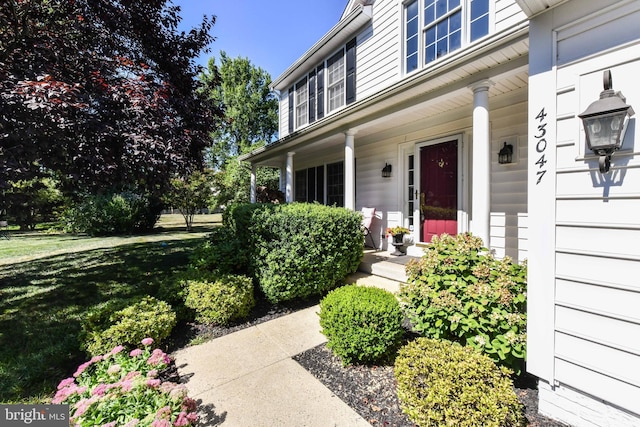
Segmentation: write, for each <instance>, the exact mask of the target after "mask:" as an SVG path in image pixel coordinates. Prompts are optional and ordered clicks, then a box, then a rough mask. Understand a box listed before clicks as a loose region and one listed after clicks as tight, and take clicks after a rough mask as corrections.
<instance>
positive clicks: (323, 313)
mask: <svg viewBox="0 0 640 427" xmlns="http://www.w3.org/2000/svg"><path fill="white" fill-rule="evenodd" d="M402 319H403V315H402V311H401V310H400V304H399V303H398V300H397V299H396V297H395V296H393V294H392V293H390V292H388V291H385V290H384V289H379V288H370V287H365V286H357V285H348V286H344V287H342V288H338V289H335V290H333V291H331V292H329V293H328V294H327V296H326V297H324V299H322V301H320V326H321V327H322V333H323V334H324V335H325V336H326V337H327V340H328V342H327V347H329V348H330V349H331V350H333V352H334V353H335V354H336V355H338V356H340V357H341V358H342V362H343V363H344V364H345V365H346V364H350V363H353V362H359V363H373V362H376V361H379V360H381V359H384V358H385V357H388V356H391V355H392V354H393V353H394V352H395V350H396V349H397V348H398V346H399V345H400V341H401V339H402V335H403V332H404V330H403V329H402Z"/></svg>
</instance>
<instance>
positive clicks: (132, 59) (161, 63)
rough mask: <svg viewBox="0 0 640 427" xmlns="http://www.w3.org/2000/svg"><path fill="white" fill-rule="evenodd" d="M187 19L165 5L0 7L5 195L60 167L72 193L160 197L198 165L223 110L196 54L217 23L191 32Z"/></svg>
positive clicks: (16, 0) (60, 2)
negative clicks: (181, 27)
mask: <svg viewBox="0 0 640 427" xmlns="http://www.w3.org/2000/svg"><path fill="white" fill-rule="evenodd" d="M179 12H180V9H179V8H178V7H176V6H172V5H171V3H170V2H167V0H0V188H2V187H5V188H6V187H7V186H8V182H9V181H17V180H21V179H31V178H32V177H34V176H37V175H39V174H41V172H42V171H53V172H54V173H56V175H57V176H58V177H59V179H60V180H61V182H62V184H63V185H64V186H65V188H66V189H68V190H77V189H82V190H83V191H90V192H100V191H103V190H105V189H109V188H118V187H128V188H132V187H134V188H136V189H139V190H144V191H148V192H153V193H161V192H162V190H163V188H165V187H166V186H167V185H168V183H169V181H170V179H171V178H172V177H174V176H175V175H176V174H179V175H184V174H187V173H189V172H190V171H192V170H195V169H199V168H200V167H201V166H202V152H203V150H204V148H206V146H207V145H208V144H209V141H210V134H211V132H212V131H213V130H214V127H215V124H216V116H218V115H219V110H218V108H217V105H215V104H214V103H213V102H212V100H211V99H210V98H209V97H207V96H206V95H205V94H204V93H203V92H201V91H199V90H198V88H199V87H200V85H201V84H202V83H201V82H200V81H199V80H198V79H197V76H198V74H199V73H200V72H201V68H202V67H199V66H198V65H197V64H196V62H195V58H197V57H198V55H199V54H200V53H201V52H202V51H204V50H206V46H208V45H209V44H210V43H211V42H212V41H213V39H212V37H211V35H210V34H209V30H210V28H211V26H212V25H213V23H214V19H213V18H209V19H208V18H206V17H204V18H203V21H202V23H201V24H200V25H199V26H198V27H196V28H193V29H192V30H191V31H189V32H186V33H185V32H180V31H178V30H177V26H178V23H179V22H180V14H179ZM213 83H214V82H213V81H212V82H210V83H209V84H210V85H212V84H213Z"/></svg>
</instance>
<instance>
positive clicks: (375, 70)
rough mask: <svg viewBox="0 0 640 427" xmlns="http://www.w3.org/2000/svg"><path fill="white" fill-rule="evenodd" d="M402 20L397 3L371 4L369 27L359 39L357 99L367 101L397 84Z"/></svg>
mask: <svg viewBox="0 0 640 427" xmlns="http://www.w3.org/2000/svg"><path fill="white" fill-rule="evenodd" d="M401 19H402V14H401V8H400V7H399V6H398V4H397V2H396V1H390V0H379V1H377V2H375V3H374V6H373V20H372V24H371V25H370V26H369V27H367V28H366V29H365V30H364V31H363V32H362V33H361V34H360V35H359V36H358V48H357V50H356V54H357V60H356V63H357V72H356V88H357V96H356V99H358V100H361V99H363V98H366V97H367V96H369V95H371V94H373V93H376V92H378V91H380V90H381V89H383V88H385V87H387V86H389V85H391V84H392V83H395V82H397V81H398V80H399V78H400V67H399V65H400V29H401Z"/></svg>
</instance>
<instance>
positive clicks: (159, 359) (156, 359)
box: [147, 348, 171, 365]
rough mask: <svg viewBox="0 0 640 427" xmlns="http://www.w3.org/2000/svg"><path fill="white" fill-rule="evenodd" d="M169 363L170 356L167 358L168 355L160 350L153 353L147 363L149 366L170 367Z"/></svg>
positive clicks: (157, 349)
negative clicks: (163, 365) (162, 365)
mask: <svg viewBox="0 0 640 427" xmlns="http://www.w3.org/2000/svg"><path fill="white" fill-rule="evenodd" d="M169 362H171V359H169V356H167V354H166V353H165V352H164V351H162V350H160V349H159V348H156V349H155V350H153V353H151V356H150V357H149V358H148V359H147V363H148V364H149V365H160V364H165V365H168V364H169Z"/></svg>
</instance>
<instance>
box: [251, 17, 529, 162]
mask: <svg viewBox="0 0 640 427" xmlns="http://www.w3.org/2000/svg"><path fill="white" fill-rule="evenodd" d="M528 52H529V42H528V23H527V22H524V23H522V24H521V25H520V27H519V28H517V29H515V30H514V29H511V30H510V31H509V32H508V33H497V34H495V35H493V36H491V37H489V38H487V39H486V40H484V41H483V43H481V44H479V45H476V46H474V47H473V50H471V51H470V50H464V49H463V50H462V51H460V52H457V53H455V54H453V55H451V56H450V57H448V58H447V59H446V60H444V61H441V62H439V63H438V64H436V65H435V66H433V67H427V68H425V69H423V70H422V71H420V72H418V73H415V74H413V75H411V76H409V77H406V78H403V79H402V80H400V81H399V82H397V83H395V84H393V85H391V86H389V87H388V88H386V89H384V90H382V91H380V92H378V93H376V94H374V95H371V96H368V97H366V98H364V99H362V100H359V101H357V102H355V103H353V104H351V105H350V106H348V107H346V108H344V109H343V110H342V111H340V112H338V113H335V114H330V115H328V116H325V117H324V118H323V119H321V120H318V121H316V122H314V123H313V124H311V125H309V126H307V127H305V128H303V129H300V130H298V131H296V132H294V133H292V134H289V135H287V136H286V137H284V138H282V139H279V140H278V141H276V142H274V143H272V144H269V145H268V146H265V147H262V148H259V149H257V150H254V151H253V152H251V153H248V154H245V155H242V156H240V160H243V161H249V162H251V163H252V164H254V165H257V166H272V167H280V166H282V162H283V160H284V158H285V157H286V153H287V152H289V151H295V152H296V153H298V154H301V152H302V151H309V152H314V151H315V150H326V149H327V148H329V147H332V146H339V145H344V135H343V132H346V131H348V130H350V131H356V132H357V134H356V135H357V136H356V138H357V139H358V140H362V139H363V138H366V137H367V136H369V135H380V134H382V133H385V132H388V131H389V129H390V128H392V127H393V128H397V127H399V126H406V125H408V124H410V123H414V122H417V121H419V120H424V118H425V117H431V116H435V115H438V114H443V113H445V112H447V111H451V110H455V109H458V108H460V107H465V106H468V105H473V93H472V91H471V90H469V89H468V86H469V85H470V84H472V83H474V82H477V81H479V80H483V79H486V78H489V79H491V80H492V82H494V83H495V84H494V85H493V86H492V87H491V88H490V91H489V95H490V96H491V97H495V96H499V95H502V94H506V93H510V92H513V91H517V90H518V89H524V88H526V87H527V84H528Z"/></svg>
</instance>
